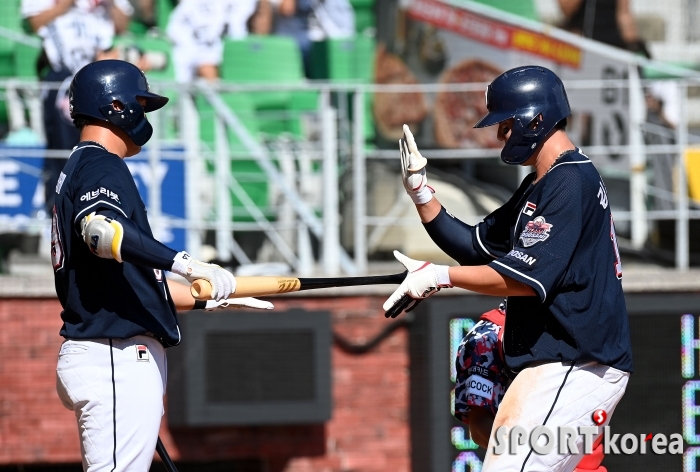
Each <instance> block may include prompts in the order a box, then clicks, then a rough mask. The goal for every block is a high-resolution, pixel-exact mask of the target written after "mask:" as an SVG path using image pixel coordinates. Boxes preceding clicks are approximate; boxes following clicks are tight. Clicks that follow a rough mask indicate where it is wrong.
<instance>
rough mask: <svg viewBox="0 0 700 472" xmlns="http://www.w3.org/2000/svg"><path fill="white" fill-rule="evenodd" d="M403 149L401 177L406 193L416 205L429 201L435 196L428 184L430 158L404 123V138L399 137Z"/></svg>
mask: <svg viewBox="0 0 700 472" xmlns="http://www.w3.org/2000/svg"><path fill="white" fill-rule="evenodd" d="M399 151H401V177H402V178H403V186H404V188H405V189H406V193H407V194H408V196H409V197H411V200H413V203H415V204H416V205H419V204H423V203H428V202H429V201H430V200H432V198H433V193H435V192H434V191H433V189H432V188H431V187H429V186H428V177H427V176H426V175H425V166H426V165H427V164H428V160H427V159H426V158H425V157H423V156H421V154H420V152H418V147H417V146H416V140H415V139H413V134H412V133H411V130H410V129H409V128H408V125H403V138H401V139H399Z"/></svg>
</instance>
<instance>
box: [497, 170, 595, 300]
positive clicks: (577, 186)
mask: <svg viewBox="0 0 700 472" xmlns="http://www.w3.org/2000/svg"><path fill="white" fill-rule="evenodd" d="M567 167H568V169H561V170H560V172H558V173H557V174H556V175H551V176H549V177H550V178H549V179H547V180H543V181H542V182H541V184H542V187H541V188H540V189H538V190H537V191H536V192H533V193H532V194H531V195H530V196H529V197H528V199H532V200H534V203H536V205H535V206H536V210H535V211H527V213H526V212H525V211H526V210H529V209H528V208H525V210H523V212H520V213H519V216H518V223H517V224H516V232H517V234H516V237H517V238H518V239H517V240H516V241H515V244H514V246H513V248H512V249H511V250H510V251H508V252H507V253H506V254H505V255H504V256H503V257H500V258H499V259H497V260H495V261H493V262H491V263H490V264H489V266H490V267H492V268H493V269H495V270H496V271H498V272H500V273H501V274H503V275H505V276H508V277H510V278H512V279H515V280H518V281H519V282H522V283H524V284H526V285H529V286H530V287H532V288H533V289H534V290H535V292H537V294H538V295H539V298H540V300H541V301H544V300H546V298H547V294H549V293H550V292H551V291H552V289H553V288H554V287H557V286H558V285H559V284H560V283H561V281H562V280H563V279H564V277H565V275H566V273H567V271H568V270H569V269H570V264H571V260H572V257H573V253H574V250H575V248H576V246H577V244H578V241H579V239H580V238H581V234H582V229H583V195H582V189H583V184H582V180H581V175H580V174H579V173H578V172H577V171H576V170H575V168H573V166H567ZM552 177H556V178H552Z"/></svg>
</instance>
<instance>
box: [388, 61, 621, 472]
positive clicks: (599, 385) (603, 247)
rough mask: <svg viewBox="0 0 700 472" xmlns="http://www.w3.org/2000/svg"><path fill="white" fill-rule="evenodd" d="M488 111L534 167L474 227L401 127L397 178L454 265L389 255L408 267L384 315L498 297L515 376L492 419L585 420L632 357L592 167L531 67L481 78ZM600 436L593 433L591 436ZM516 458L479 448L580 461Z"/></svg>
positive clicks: (606, 400)
mask: <svg viewBox="0 0 700 472" xmlns="http://www.w3.org/2000/svg"><path fill="white" fill-rule="evenodd" d="M486 105H487V109H488V110H489V112H488V113H487V114H486V116H484V117H483V118H482V119H481V120H480V121H479V122H478V123H476V125H475V127H477V128H482V127H486V126H492V125H497V131H496V133H497V136H498V139H499V140H500V141H502V142H503V143H504V146H503V150H502V152H501V159H502V160H503V161H504V162H505V163H506V164H511V165H526V166H533V167H534V172H532V173H531V174H529V175H528V176H527V177H526V178H525V179H524V180H523V182H522V183H521V185H520V187H519V188H518V190H516V192H515V194H514V195H513V196H512V197H511V199H510V200H509V201H508V202H506V203H505V204H504V205H503V206H502V207H500V208H498V209H497V210H496V211H494V212H493V213H491V214H490V215H488V216H487V217H486V218H485V219H484V220H483V221H482V222H481V223H479V224H477V225H475V226H470V225H467V224H465V223H463V222H461V221H459V220H457V219H456V218H454V217H453V216H452V215H450V214H449V213H448V212H447V211H446V210H445V209H444V208H443V207H442V205H441V204H440V202H439V201H438V200H437V198H436V197H435V195H434V194H433V192H432V191H431V189H430V187H428V185H427V179H426V172H425V165H426V162H427V161H426V159H425V158H424V157H423V156H421V155H420V152H419V151H418V149H417V147H416V144H415V141H414V139H413V136H412V135H411V132H410V130H409V129H408V127H407V126H405V127H404V138H403V139H401V140H400V142H399V145H400V149H401V162H402V176H403V182H404V186H405V188H406V190H407V192H408V194H409V196H410V197H411V198H412V199H413V201H414V203H415V205H416V209H417V210H418V214H419V215H420V218H421V221H422V222H423V224H424V226H425V228H426V230H427V231H428V234H429V235H430V237H431V238H432V239H433V241H435V243H436V244H437V245H438V246H439V247H440V248H441V249H442V250H443V251H445V253H446V254H448V255H449V256H450V257H452V258H454V259H455V260H456V261H457V262H458V263H459V264H460V266H458V267H448V266H443V265H435V264H431V263H429V262H424V261H416V260H413V259H410V258H408V257H406V256H404V255H403V254H401V253H399V252H398V251H395V252H394V254H395V256H396V258H397V259H398V260H399V261H400V262H401V263H402V264H404V266H406V268H407V269H408V271H409V273H408V275H407V276H406V279H405V280H404V282H403V283H402V284H401V285H400V286H399V288H398V289H397V290H396V291H395V292H394V293H393V294H392V295H391V296H390V297H389V299H388V300H387V301H386V302H385V303H384V309H385V310H386V314H387V316H388V317H395V316H398V315H399V314H400V313H401V312H402V311H404V310H411V309H412V308H414V307H415V305H416V304H417V303H418V302H420V301H421V300H422V299H424V298H427V297H429V296H430V295H432V294H434V293H436V292H437V291H439V290H440V289H442V288H451V287H460V288H464V289H467V290H472V291H474V292H479V293H483V294H486V295H495V296H505V297H507V309H506V317H505V328H504V334H503V346H504V353H505V362H506V365H507V366H508V368H509V369H510V370H511V371H512V372H513V373H514V374H516V376H515V379H514V380H513V382H512V384H511V385H510V387H509V388H508V390H507V392H506V394H505V396H504V398H503V402H502V403H501V405H500V408H499V409H498V412H497V413H496V417H495V419H494V424H493V430H492V433H491V440H493V439H494V432H495V431H496V430H498V428H500V427H501V426H505V427H506V428H513V427H515V426H521V427H523V428H525V429H526V430H527V431H532V430H533V429H534V428H535V427H537V426H546V427H548V428H550V429H551V430H555V431H556V429H557V428H558V427H561V426H570V427H574V428H577V427H580V426H593V425H594V423H593V420H592V413H593V412H594V411H596V410H598V409H602V410H605V411H606V412H607V414H608V416H607V420H606V422H605V423H603V424H602V425H600V426H605V425H606V424H607V422H609V420H610V418H611V417H612V413H613V411H614V410H615V407H616V405H617V404H618V402H619V401H620V399H621V398H622V395H623V394H624V392H625V388H626V387H627V381H628V378H629V375H630V373H631V372H632V353H631V344H630V336H629V325H628V320H627V312H626V307H625V300H624V297H623V293H622V284H621V281H620V279H621V277H622V268H621V263H620V256H619V251H618V248H617V240H616V237H615V227H614V224H613V219H612V214H611V212H610V206H609V203H608V198H607V194H606V189H605V185H604V183H603V180H602V178H601V177H600V174H599V173H598V171H597V170H596V169H595V167H594V166H593V164H592V163H591V161H590V159H588V157H586V156H585V155H584V154H583V153H582V152H581V150H579V149H578V148H577V147H576V146H574V144H573V143H572V142H571V141H570V139H569V138H568V136H567V134H566V119H567V117H568V116H569V115H570V114H571V110H570V107H569V102H568V98H567V96H566V91H565V89H564V85H563V84H562V82H561V80H560V79H559V77H557V76H556V75H555V74H554V73H553V72H552V71H550V70H548V69H546V68H543V67H537V66H524V67H518V68H515V69H511V70H509V71H506V72H504V73H503V74H501V75H500V76H498V77H497V78H496V79H494V81H493V82H492V83H491V84H490V85H489V86H488V89H487V92H486ZM598 432H599V433H602V428H600V429H599V430H598ZM576 445H577V448H578V451H579V453H578V454H568V453H560V452H559V448H555V449H554V450H553V451H552V452H550V453H548V454H543V455H540V454H537V453H534V452H533V450H531V449H530V448H529V447H520V448H517V450H516V451H515V454H500V455H498V454H496V453H495V451H494V449H493V448H492V447H489V449H487V454H486V458H485V462H484V468H483V469H482V470H483V471H485V472H490V471H496V470H498V471H528V472H537V471H565V472H571V471H572V470H574V468H575V466H576V464H577V463H578V461H579V460H580V459H581V457H582V455H583V436H578V437H577V440H576Z"/></svg>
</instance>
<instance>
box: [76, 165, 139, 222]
mask: <svg viewBox="0 0 700 472" xmlns="http://www.w3.org/2000/svg"><path fill="white" fill-rule="evenodd" d="M117 159H119V158H118V157H116V156H97V158H94V159H90V160H88V162H86V163H84V164H83V165H82V166H81V167H80V168H79V169H76V170H77V175H76V176H75V177H77V179H76V178H75V177H74V184H73V195H72V199H73V208H74V213H73V226H74V227H76V228H77V229H78V230H79V229H80V220H81V219H82V218H83V217H84V216H86V215H88V214H90V213H92V212H93V211H98V210H101V209H105V210H112V211H114V212H116V213H117V214H120V215H122V216H124V217H125V218H130V216H131V214H132V212H133V208H131V206H130V204H129V202H130V201H131V200H132V199H133V198H138V190H137V189H136V184H134V179H133V177H132V176H131V173H130V172H129V169H128V168H127V167H126V164H125V163H124V162H122V161H121V159H119V160H117ZM132 192H133V193H134V195H131V193H132Z"/></svg>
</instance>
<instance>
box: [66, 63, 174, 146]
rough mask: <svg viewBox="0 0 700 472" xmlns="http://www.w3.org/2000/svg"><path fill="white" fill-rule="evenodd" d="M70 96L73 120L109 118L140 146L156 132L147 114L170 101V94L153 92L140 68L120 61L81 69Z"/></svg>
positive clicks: (108, 119)
mask: <svg viewBox="0 0 700 472" xmlns="http://www.w3.org/2000/svg"><path fill="white" fill-rule="evenodd" d="M69 97H70V116H71V117H72V118H73V119H75V118H77V117H79V116H85V117H90V118H94V119H96V120H101V121H108V122H110V123H112V124H113V125H116V126H117V127H118V128H121V129H122V130H124V132H125V133H126V134H127V135H128V136H129V138H131V140H132V141H133V142H134V144H136V145H137V146H143V145H144V144H146V142H148V140H149V139H150V138H151V135H152V134H153V127H152V126H151V124H150V123H149V122H148V120H147V119H146V113H147V112H149V111H154V110H157V109H159V108H161V107H162V106H164V105H165V104H166V103H168V98H167V97H161V96H160V95H156V94H154V93H151V92H150V91H149V87H148V81H147V80H146V76H145V75H144V74H143V72H141V70H140V69H139V68H138V67H136V66H135V65H133V64H131V63H129V62H125V61H118V60H104V61H97V62H93V63H91V64H88V65H86V66H85V67H83V68H82V69H80V70H79V71H78V73H77V74H75V77H73V81H72V82H71V84H70V91H69ZM139 97H141V98H143V99H144V100H145V106H141V104H140V103H139V101H138V98H139Z"/></svg>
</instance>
